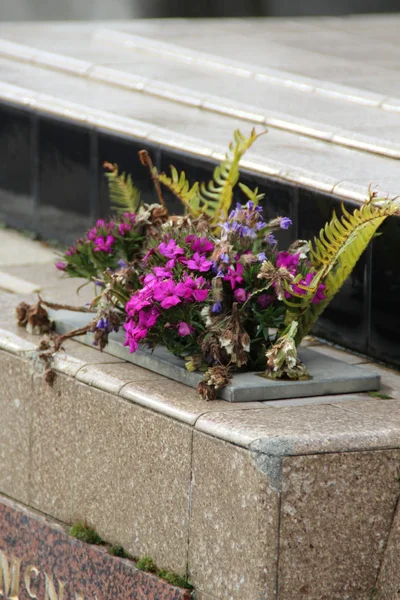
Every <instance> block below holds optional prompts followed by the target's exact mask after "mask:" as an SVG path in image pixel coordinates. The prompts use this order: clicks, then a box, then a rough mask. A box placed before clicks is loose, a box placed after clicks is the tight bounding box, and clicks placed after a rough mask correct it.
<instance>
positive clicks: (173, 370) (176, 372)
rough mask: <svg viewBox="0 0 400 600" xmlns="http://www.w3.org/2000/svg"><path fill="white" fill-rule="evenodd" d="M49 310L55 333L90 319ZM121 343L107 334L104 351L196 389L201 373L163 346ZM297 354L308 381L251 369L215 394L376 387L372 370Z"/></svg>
mask: <svg viewBox="0 0 400 600" xmlns="http://www.w3.org/2000/svg"><path fill="white" fill-rule="evenodd" d="M50 312H51V317H52V318H53V319H54V320H55V323H56V330H57V331H58V332H59V333H65V332H67V331H71V330H72V329H74V328H77V327H80V326H82V325H83V324H85V323H87V322H88V321H90V319H91V315H88V314H87V313H74V312H68V311H56V312H55V311H50ZM79 340H80V341H82V342H83V343H85V344H88V345H92V342H93V336H92V335H91V334H88V335H86V336H85V337H84V338H79ZM123 342H124V333H123V332H122V331H120V332H119V333H116V334H111V335H110V342H109V345H108V346H107V348H106V352H108V353H109V354H112V355H113V356H117V357H118V358H123V359H124V360H126V361H128V362H131V363H133V364H135V365H138V366H140V367H144V368H145V369H149V370H150V371H154V372H156V373H158V374H160V375H164V376H165V377H169V378H170V379H174V380H175V381H179V382H180V383H184V384H186V385H188V386H190V387H193V388H196V387H197V385H198V383H199V382H200V381H201V379H202V374H201V373H198V372H196V373H190V372H189V371H187V370H186V369H185V364H184V361H183V359H180V358H178V357H176V356H173V355H172V354H170V353H169V352H168V351H167V350H166V349H165V348H162V347H158V348H156V349H155V350H153V351H151V350H148V349H146V348H142V349H141V350H138V351H137V352H135V353H134V354H130V353H129V350H128V349H127V348H126V347H125V346H124V345H123ZM299 356H300V358H301V360H302V361H303V362H304V363H305V364H306V366H307V368H308V370H309V373H310V375H311V377H312V378H311V379H310V380H307V381H276V380H270V379H266V378H265V377H263V376H262V375H261V374H259V373H255V372H251V373H238V374H236V375H234V376H233V378H232V382H231V383H230V385H228V386H226V387H225V388H223V389H222V390H220V392H219V397H220V398H222V399H224V400H227V401H228V402H254V401H258V400H264V401H266V400H279V399H284V398H304V397H309V396H324V395H326V394H348V393H355V392H365V391H370V390H377V389H379V386H380V377H379V375H377V374H376V373H371V372H369V371H366V370H364V369H361V368H359V367H356V366H354V365H350V364H347V363H344V362H342V361H340V360H336V359H334V358H331V357H329V356H326V355H324V354H321V353H318V352H315V351H314V350H311V349H310V348H300V349H299Z"/></svg>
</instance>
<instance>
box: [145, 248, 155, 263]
mask: <svg viewBox="0 0 400 600" xmlns="http://www.w3.org/2000/svg"><path fill="white" fill-rule="evenodd" d="M155 251H156V250H155V248H150V250H149V251H148V252H146V254H145V255H144V256H143V262H144V263H146V262H147V261H148V260H149V258H150V256H152V255H153V254H154V253H155Z"/></svg>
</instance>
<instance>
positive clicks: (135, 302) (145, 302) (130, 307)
mask: <svg viewBox="0 0 400 600" xmlns="http://www.w3.org/2000/svg"><path fill="white" fill-rule="evenodd" d="M152 296H153V290H152V289H151V287H150V286H149V285H146V286H145V287H144V288H142V289H141V290H139V291H138V292H136V293H135V294H134V295H133V296H132V298H131V299H130V300H128V302H127V303H126V306H125V310H126V312H127V314H128V315H130V316H133V315H134V314H135V313H137V312H139V311H141V310H142V309H143V308H146V306H151V304H152V303H151V299H152Z"/></svg>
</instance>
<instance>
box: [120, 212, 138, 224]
mask: <svg viewBox="0 0 400 600" xmlns="http://www.w3.org/2000/svg"><path fill="white" fill-rule="evenodd" d="M122 216H123V217H124V219H126V220H127V221H129V222H130V223H132V225H133V224H134V222H135V221H136V214H135V213H131V212H126V213H124V214H123V215H122Z"/></svg>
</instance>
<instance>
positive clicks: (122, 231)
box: [118, 223, 132, 235]
mask: <svg viewBox="0 0 400 600" xmlns="http://www.w3.org/2000/svg"><path fill="white" fill-rule="evenodd" d="M131 229H132V225H130V224H129V223H121V224H120V225H119V226H118V233H119V235H125V234H126V233H128V231H130V230H131Z"/></svg>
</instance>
